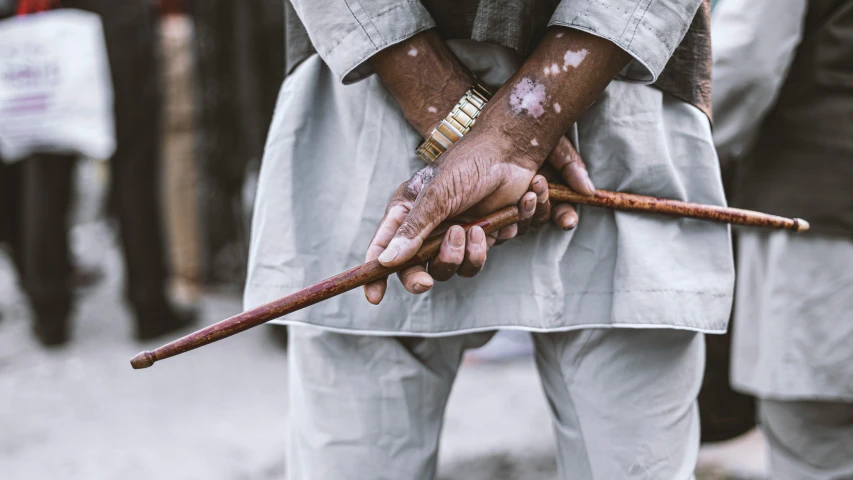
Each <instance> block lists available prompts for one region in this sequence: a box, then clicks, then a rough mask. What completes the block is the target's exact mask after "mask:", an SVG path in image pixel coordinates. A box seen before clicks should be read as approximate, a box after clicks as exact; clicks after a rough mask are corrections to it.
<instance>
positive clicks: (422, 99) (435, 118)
mask: <svg viewBox="0 0 853 480" xmlns="http://www.w3.org/2000/svg"><path fill="white" fill-rule="evenodd" d="M473 81H474V78H473V77H472V76H471V75H468V74H467V73H464V72H457V75H454V76H453V78H448V79H446V80H445V81H443V82H442V88H441V89H424V90H423V91H420V92H412V97H414V98H411V99H410V100H408V101H406V102H403V103H404V104H405V107H404V106H403V105H402V104H401V107H402V108H403V115H404V116H405V117H406V120H408V122H409V124H411V125H412V127H413V128H414V129H415V130H417V131H418V133H420V134H421V137H423V138H424V139H426V138H428V137H429V136H430V134H432V131H433V130H434V129H435V127H436V126H438V124H439V123H440V122H441V121H442V120H443V119H444V118H445V117H447V115H448V114H449V113H450V111H451V110H453V107H455V106H456V104H457V103H458V102H459V99H461V98H462V97H463V96H464V95H465V92H466V91H468V89H469V88H471V84H472V82H473Z"/></svg>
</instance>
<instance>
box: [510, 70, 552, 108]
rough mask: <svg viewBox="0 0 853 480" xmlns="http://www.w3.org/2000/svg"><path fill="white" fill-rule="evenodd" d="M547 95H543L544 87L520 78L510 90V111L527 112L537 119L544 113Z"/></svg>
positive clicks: (525, 78)
mask: <svg viewBox="0 0 853 480" xmlns="http://www.w3.org/2000/svg"><path fill="white" fill-rule="evenodd" d="M547 101H548V95H547V94H546V93H545V85H542V84H541V83H536V82H535V81H533V80H530V79H529V78H527V77H524V78H522V79H521V80H519V81H518V83H516V84H515V87H513V89H512V95H510V97H509V104H510V106H511V107H512V111H513V112H515V113H521V112H522V111H525V110H526V111H527V113H528V114H529V115H531V116H532V117H533V118H539V117H541V116H542V114H543V113H545V103H546V102H547Z"/></svg>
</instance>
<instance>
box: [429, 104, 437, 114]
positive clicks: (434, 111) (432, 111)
mask: <svg viewBox="0 0 853 480" xmlns="http://www.w3.org/2000/svg"><path fill="white" fill-rule="evenodd" d="M427 112H429V113H436V112H438V110H437V109H436V108H435V107H433V106H432V105H430V106H429V107H428V108H427Z"/></svg>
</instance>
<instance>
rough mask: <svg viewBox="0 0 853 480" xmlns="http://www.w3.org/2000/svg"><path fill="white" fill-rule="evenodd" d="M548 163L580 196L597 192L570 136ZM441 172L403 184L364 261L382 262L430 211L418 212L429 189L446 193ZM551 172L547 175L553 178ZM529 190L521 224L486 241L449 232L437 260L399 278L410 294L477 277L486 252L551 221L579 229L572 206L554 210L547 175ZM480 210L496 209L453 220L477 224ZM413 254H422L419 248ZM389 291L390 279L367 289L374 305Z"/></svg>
mask: <svg viewBox="0 0 853 480" xmlns="http://www.w3.org/2000/svg"><path fill="white" fill-rule="evenodd" d="M548 164H549V168H550V170H551V172H559V174H560V176H561V177H562V179H563V181H564V182H565V183H566V184H567V185H568V186H569V187H571V188H572V189H574V190H575V191H577V192H579V193H583V194H587V195H592V194H593V193H595V188H594V187H593V186H592V182H591V181H590V179H589V175H588V173H587V171H586V166H585V165H584V163H583V160H582V159H581V157H580V155H578V153H577V151H576V150H575V148H574V147H573V146H572V144H571V143H570V142H569V141H568V139H566V138H565V137H562V138H561V139H560V141H559V143H558V144H557V147H556V148H555V149H554V150H553V151H552V152H551V153H550V154H549V155H548ZM436 170H437V169H436V168H434V167H425V168H424V169H422V170H420V171H419V172H418V173H416V174H415V175H414V176H413V177H412V178H411V179H410V180H408V181H406V182H404V183H403V184H402V185H400V187H399V188H398V189H397V191H396V192H395V193H394V196H393V198H392V199H391V201H390V202H389V204H388V207H387V209H386V212H385V217H384V218H383V219H382V221H381V222H380V225H379V229H378V230H377V232H376V234H375V235H374V237H373V240H372V241H371V242H370V247H369V248H368V250H367V256H366V259H365V261H367V262H370V261H373V260H376V259H377V258H380V257H381V255H382V254H383V253H384V252H385V251H386V250H387V249H388V246H389V244H390V243H391V241H392V239H393V238H394V236H395V234H396V233H397V232H398V231H399V230H400V228H401V226H402V225H403V223H404V222H405V221H406V220H407V219H408V217H410V216H411V214H412V212H413V211H415V209H416V208H417V209H418V210H419V211H426V210H424V209H425V208H426V207H421V206H418V207H416V204H417V203H418V202H419V199H420V198H421V196H422V194H423V193H424V191H425V190H432V189H437V190H436V191H438V192H440V191H447V189H446V188H440V187H439V186H438V184H436V183H435V182H436V179H437V178H438V177H439V174H437V173H436ZM439 170H440V169H439ZM551 172H548V176H551V177H553V174H552V173H551ZM543 173H544V172H543ZM442 178H448V177H442ZM439 181H443V180H439ZM526 188H527V189H528V191H527V192H526V193H525V194H524V195H523V196H522V197H521V200H520V201H519V202H518V210H519V222H518V224H516V225H512V226H509V227H506V228H503V229H502V230H500V231H499V232H496V233H494V234H492V235H491V236H486V235H485V234H484V232H483V230H482V229H481V228H479V227H475V228H473V229H471V230H470V231H469V232H468V233H467V235H466V233H465V231H464V230H463V229H462V227H460V226H458V225H454V226H451V227H450V228H449V229H447V231H446V232H445V233H444V238H443V240H442V244H441V249H440V251H439V254H438V256H436V258H435V259H434V260H432V261H431V262H430V263H429V266H428V268H427V267H426V266H423V265H418V266H415V267H411V268H409V269H406V270H404V271H402V272H400V273H399V274H398V276H399V278H400V281H401V282H402V283H403V286H404V287H405V288H406V290H408V291H409V292H411V293H415V294H419V293H424V292H426V291H428V290H429V289H430V288H432V286H433V283H434V281H435V280H438V281H446V280H449V279H450V278H452V277H453V276H454V275H459V276H461V277H465V278H470V277H473V276H475V275H476V274H477V273H479V272H480V270H481V269H482V268H483V266H484V265H485V263H486V253H487V251H488V249H489V247H491V246H492V245H493V244H494V243H496V242H502V241H506V240H509V239H511V238H514V237H515V236H517V235H523V234H525V233H527V231H528V230H529V229H531V228H538V227H541V226H542V225H544V224H545V223H547V222H548V220H549V218H550V219H551V220H552V221H553V223H554V224H555V225H557V226H558V227H560V228H562V229H564V230H569V229H572V228H574V227H575V226H577V222H578V216H577V213H576V212H575V210H574V208H573V207H572V206H571V205H569V204H560V205H556V206H555V207H553V208H552V207H551V204H550V201H549V198H548V181H547V179H546V177H545V176H543V175H541V174H536V175H535V176H533V178H532V181H531V182H530V183H529V187H526ZM509 198H512V197H509ZM510 204H511V203H510ZM504 206H505V205H504ZM480 208H482V209H484V210H488V209H489V208H491V207H489V206H482V205H478V206H475V208H474V209H468V211H466V212H464V213H463V214H462V215H453V214H450V215H451V216H453V217H456V218H455V219H456V220H459V221H460V222H463V221H465V220H472V219H473V218H476V217H477V216H482V215H483V214H485V213H483V212H480V211H479V210H480ZM498 208H499V207H498ZM428 214H429V213H428ZM430 215H431V214H430ZM422 241H423V239H420V242H422ZM418 245H420V243H418ZM418 248H419V247H418ZM414 251H417V248H415V250H414ZM400 255H402V254H399V253H398V254H396V255H395V256H400ZM394 264H396V263H394ZM386 287H387V281H386V280H381V281H378V282H374V283H371V284H369V285H366V286H365V287H364V289H365V290H364V291H365V296H366V297H367V299H368V301H370V302H371V303H373V304H378V303H379V302H380V301H381V300H382V297H383V296H384V294H385V290H386Z"/></svg>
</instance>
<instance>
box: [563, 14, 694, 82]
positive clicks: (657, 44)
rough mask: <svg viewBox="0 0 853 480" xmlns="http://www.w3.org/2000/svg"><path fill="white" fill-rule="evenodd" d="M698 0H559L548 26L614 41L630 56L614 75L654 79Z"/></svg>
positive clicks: (689, 20)
mask: <svg viewBox="0 0 853 480" xmlns="http://www.w3.org/2000/svg"><path fill="white" fill-rule="evenodd" d="M701 4H702V0H688V1H684V0H681V1H678V0H587V1H580V2H579V1H577V0H563V1H562V2H560V5H559V6H558V7H557V10H556V11H555V12H554V15H553V16H552V17H551V21H550V22H549V24H548V25H549V26H551V25H559V26H563V27H568V28H574V29H577V30H583V31H585V32H588V33H591V34H593V35H595V36H598V37H601V38H604V39H606V40H609V41H611V42H613V43H614V44H616V46H618V47H619V48H621V49H622V50H625V51H626V52H627V53H628V54H629V55H631V56H632V57H633V60H632V61H631V62H630V63H629V64H628V65H627V66H626V67H625V68H624V69H623V70H622V72H620V74H619V76H618V78H620V79H621V80H626V81H629V82H635V83H642V84H650V83H654V82H655V81H657V79H658V76H659V75H660V73H661V71H662V70H663V68H664V66H666V63H667V62H668V61H669V57H671V56H672V52H673V51H674V50H675V47H677V46H678V44H679V43H681V40H682V39H683V38H684V35H685V34H686V33H687V29H688V28H689V27H690V23H691V22H692V21H693V16H694V15H696V11H697V10H698V8H699V5H701Z"/></svg>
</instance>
